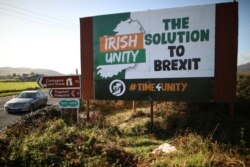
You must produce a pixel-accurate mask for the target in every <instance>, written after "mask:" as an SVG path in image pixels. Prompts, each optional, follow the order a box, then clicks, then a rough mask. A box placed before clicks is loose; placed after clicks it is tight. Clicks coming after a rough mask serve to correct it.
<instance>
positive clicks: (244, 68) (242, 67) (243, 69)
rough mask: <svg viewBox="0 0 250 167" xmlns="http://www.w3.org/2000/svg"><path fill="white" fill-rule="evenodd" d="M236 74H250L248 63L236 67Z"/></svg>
mask: <svg viewBox="0 0 250 167" xmlns="http://www.w3.org/2000/svg"><path fill="white" fill-rule="evenodd" d="M238 72H250V62H248V63H246V64H242V65H240V66H238Z"/></svg>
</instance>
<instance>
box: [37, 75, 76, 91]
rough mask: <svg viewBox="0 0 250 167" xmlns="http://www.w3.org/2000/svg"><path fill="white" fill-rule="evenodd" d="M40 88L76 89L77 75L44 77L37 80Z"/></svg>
mask: <svg viewBox="0 0 250 167" xmlns="http://www.w3.org/2000/svg"><path fill="white" fill-rule="evenodd" d="M37 83H38V85H39V86H40V87H41V88H76V87H80V77H79V75H69V76H44V77H39V78H38V80H37Z"/></svg>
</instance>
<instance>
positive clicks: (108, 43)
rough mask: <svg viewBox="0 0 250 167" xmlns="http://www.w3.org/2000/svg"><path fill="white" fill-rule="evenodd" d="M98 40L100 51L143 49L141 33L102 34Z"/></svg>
mask: <svg viewBox="0 0 250 167" xmlns="http://www.w3.org/2000/svg"><path fill="white" fill-rule="evenodd" d="M99 42H100V52H111V51H123V50H137V49H143V34H142V33H137V34H124V35H115V36H103V37H101V38H100V40H99Z"/></svg>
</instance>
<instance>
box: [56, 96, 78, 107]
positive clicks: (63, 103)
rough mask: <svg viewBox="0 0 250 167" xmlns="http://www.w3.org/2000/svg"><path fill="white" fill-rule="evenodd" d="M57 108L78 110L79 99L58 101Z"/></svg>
mask: <svg viewBox="0 0 250 167" xmlns="http://www.w3.org/2000/svg"><path fill="white" fill-rule="evenodd" d="M58 105H59V108H79V107H80V100H79V99H71V98H70V99H67V98H66V99H64V98H62V99H60V100H59V102H58Z"/></svg>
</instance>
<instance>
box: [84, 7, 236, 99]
mask: <svg viewBox="0 0 250 167" xmlns="http://www.w3.org/2000/svg"><path fill="white" fill-rule="evenodd" d="M218 7H220V6H218V5H216V4H210V5H200V6H191V7H182V8H172V9H160V10H148V11H142V12H128V13H119V14H111V15H101V16H94V17H91V18H86V19H84V20H83V21H85V23H87V24H88V25H90V26H89V27H90V28H91V30H90V31H89V29H88V26H86V25H85V27H87V29H84V30H82V35H84V34H85V35H88V36H89V35H90V36H91V35H92V37H88V39H91V40H90V41H91V42H92V46H90V44H88V42H87V41H86V40H85V41H86V42H85V41H84V40H83V39H85V37H83V36H82V37H81V39H82V41H83V42H84V43H85V44H86V45H84V46H83V47H82V57H81V58H82V60H81V61H84V60H85V57H83V55H86V56H87V57H88V59H89V53H91V54H92V57H93V60H92V63H93V66H92V68H93V71H92V73H93V76H92V77H93V85H94V90H93V92H94V93H93V94H94V98H95V99H115V100H116V99H117V100H118V99H123V100H156V101H157V100H166V101H211V100H213V98H214V85H213V84H214V79H215V73H216V72H215V66H216V61H215V60H216V58H215V57H216V56H215V55H216V17H217V15H216V10H217V8H218ZM223 8H224V6H223ZM220 24H221V23H220ZM222 24H223V23H222ZM81 26H82V27H83V26H84V23H83V22H81ZM223 26H224V25H223ZM225 26H226V25H225ZM83 31H86V32H83ZM87 32H91V34H89V33H87ZM86 39H87V38H86ZM217 43H218V44H219V42H217ZM233 44H234V43H233ZM88 46H89V47H92V49H88ZM84 47H86V48H87V50H83V48H84ZM217 48H218V47H217ZM220 48H221V47H220ZM236 50H237V49H236ZM84 51H89V53H88V54H85V53H84ZM85 65H87V66H88V63H87V62H86V63H85ZM226 66H227V65H226ZM90 67H91V66H90ZM223 67H224V66H223ZM84 69H85V71H86V69H87V70H89V69H88V68H85V67H84ZM85 71H84V70H82V73H86V74H89V72H85ZM83 78H84V76H83ZM90 78H91V77H89V78H88V77H87V80H89V79H90ZM86 83H91V82H86ZM89 87H90V88H91V86H89ZM83 92H84V90H83ZM90 97H91V95H90Z"/></svg>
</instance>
